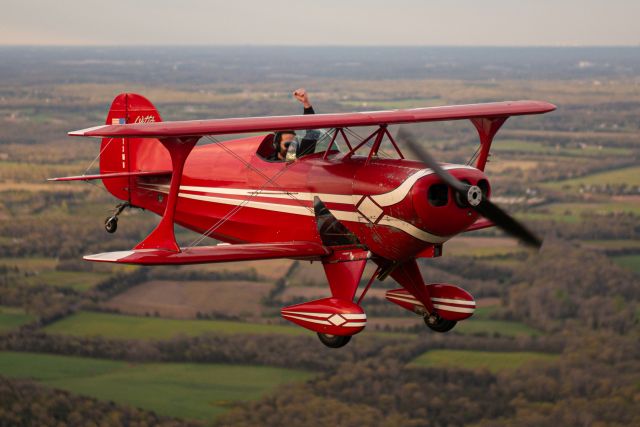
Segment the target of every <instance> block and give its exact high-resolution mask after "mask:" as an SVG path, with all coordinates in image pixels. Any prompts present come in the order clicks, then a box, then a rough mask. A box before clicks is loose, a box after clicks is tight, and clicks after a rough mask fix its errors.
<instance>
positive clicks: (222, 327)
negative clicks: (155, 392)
mask: <svg viewBox="0 0 640 427" xmlns="http://www.w3.org/2000/svg"><path fill="white" fill-rule="evenodd" d="M45 331H46V332H49V333H52V334H69V335H76V336H102V337H107V338H121V339H169V338H172V337H174V336H176V335H191V336H195V335H201V334H205V333H210V332H218V333H225V334H274V333H275V334H287V335H301V334H302V335H304V334H310V332H308V331H305V330H304V329H300V328H294V327H291V326H284V325H268V324H255V323H244V322H234V321H227V320H177V319H163V318H155V317H143V316H125V315H113V314H107V313H92V312H81V313H78V314H74V315H72V316H70V317H67V318H66V319H63V320H61V321H59V322H56V323H53V324H52V325H50V326H47V327H46V328H45Z"/></svg>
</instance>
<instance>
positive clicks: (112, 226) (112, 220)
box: [104, 216, 118, 233]
mask: <svg viewBox="0 0 640 427" xmlns="http://www.w3.org/2000/svg"><path fill="white" fill-rule="evenodd" d="M104 229H105V230H107V233H115V232H116V230H117V229H118V217H117V216H110V217H109V218H107V219H105V220H104Z"/></svg>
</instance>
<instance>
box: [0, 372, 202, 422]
mask: <svg viewBox="0 0 640 427" xmlns="http://www.w3.org/2000/svg"><path fill="white" fill-rule="evenodd" d="M60 425H63V426H68V427H76V426H77V427H80V426H82V427H92V426H95V427H98V426H107V425H108V426H116V425H118V426H131V427H134V426H135V427H150V426H160V427H178V426H188V427H190V426H193V427H196V426H202V425H203V424H202V423H199V422H195V421H185V420H177V419H175V418H170V417H166V416H159V415H157V414H155V413H153V412H150V411H146V410H142V409H138V408H133V407H130V406H126V405H120V404H116V403H114V402H105V401H102V400H97V399H94V398H91V397H85V396H79V395H76V394H73V393H69V392H67V391H63V390H57V389H52V388H48V387H45V386H43V385H40V384H37V383H34V382H31V381H24V380H16V379H11V378H6V377H2V376H0V426H13V427H31V426H60Z"/></svg>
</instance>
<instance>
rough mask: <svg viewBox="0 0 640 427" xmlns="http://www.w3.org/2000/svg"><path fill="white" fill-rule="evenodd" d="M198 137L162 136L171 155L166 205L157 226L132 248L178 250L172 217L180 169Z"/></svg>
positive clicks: (163, 142)
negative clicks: (170, 172) (171, 169)
mask: <svg viewBox="0 0 640 427" xmlns="http://www.w3.org/2000/svg"><path fill="white" fill-rule="evenodd" d="M199 139H200V137H179V138H162V139H160V142H161V143H162V145H164V146H165V148H166V149H167V150H168V151H169V154H170V155H171V165H172V167H173V172H172V174H171V184H170V185H169V195H168V196H167V206H166V207H165V209H164V214H163V215H162V219H161V220H160V223H159V224H158V226H157V227H156V228H155V229H154V230H153V231H152V232H151V234H149V235H148V236H147V237H146V238H145V239H144V240H143V241H142V242H140V243H138V245H137V246H136V247H135V248H134V249H164V250H167V251H172V252H180V246H178V243H177V242H176V236H175V232H174V229H173V217H174V215H175V212H176V205H177V204H178V193H179V191H180V182H181V181H182V171H183V169H184V163H185V162H186V161H187V157H188V156H189V153H191V150H192V149H193V147H194V146H195V145H196V143H197V142H198V140H199Z"/></svg>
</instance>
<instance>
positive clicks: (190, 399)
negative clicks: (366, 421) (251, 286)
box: [0, 352, 313, 419]
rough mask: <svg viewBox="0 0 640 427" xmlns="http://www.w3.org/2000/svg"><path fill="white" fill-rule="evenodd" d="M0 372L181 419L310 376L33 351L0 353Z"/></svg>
mask: <svg viewBox="0 0 640 427" xmlns="http://www.w3.org/2000/svg"><path fill="white" fill-rule="evenodd" d="M0 374H2V375H6V376H9V377H17V378H32V379H35V380H37V381H40V382H42V383H44V384H46V385H48V386H51V387H55V388H59V389H63V390H68V391H71V392H73V393H78V394H82V395H87V396H92V397H96V398H98V399H103V400H112V401H114V402H117V403H122V404H128V405H132V406H137V407H140V408H144V409H148V410H152V411H155V412H157V413H159V414H162V415H169V416H174V417H182V418H198V419H211V418H213V417H215V416H217V415H219V414H220V413H222V412H224V411H225V410H226V409H227V408H228V406H229V404H230V403H231V402H235V401H244V400H253V399H258V398H260V397H261V396H263V395H264V394H266V393H267V392H269V391H271V390H272V389H273V388H274V387H276V386H278V385H280V384H282V383H286V382H291V381H304V380H307V379H309V378H311V376H312V375H313V374H311V373H309V372H305V371H300V370H293V369H280V368H269V367H257V366H240V365H222V364H193V363H128V362H121V361H110V360H102V359H90V358H82V357H71V356H56V355H45V354H36V353H14V352H1V353H0Z"/></svg>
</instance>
